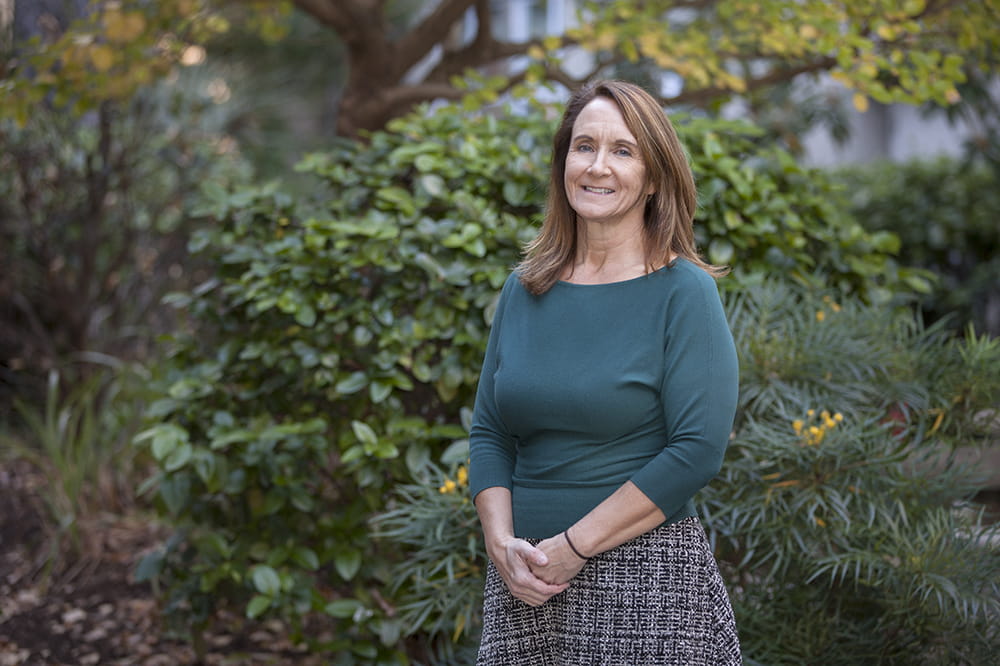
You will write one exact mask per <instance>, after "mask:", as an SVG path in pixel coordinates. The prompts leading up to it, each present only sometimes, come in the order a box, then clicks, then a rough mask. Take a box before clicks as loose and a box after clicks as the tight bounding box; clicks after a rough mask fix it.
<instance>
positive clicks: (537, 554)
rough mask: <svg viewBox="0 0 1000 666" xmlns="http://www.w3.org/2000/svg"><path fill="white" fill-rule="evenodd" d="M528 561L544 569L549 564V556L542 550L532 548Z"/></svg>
mask: <svg viewBox="0 0 1000 666" xmlns="http://www.w3.org/2000/svg"><path fill="white" fill-rule="evenodd" d="M528 559H529V560H530V562H531V563H532V564H537V565H538V566H540V567H544V566H545V565H546V564H548V563H549V556H548V555H546V554H545V553H544V552H543V551H542V550H541V549H539V548H535V547H532V548H531V550H530V551H529V552H528Z"/></svg>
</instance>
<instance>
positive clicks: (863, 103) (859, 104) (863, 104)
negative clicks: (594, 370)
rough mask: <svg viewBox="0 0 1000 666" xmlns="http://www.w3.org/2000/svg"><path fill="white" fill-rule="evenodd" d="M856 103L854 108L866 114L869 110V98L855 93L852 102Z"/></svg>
mask: <svg viewBox="0 0 1000 666" xmlns="http://www.w3.org/2000/svg"><path fill="white" fill-rule="evenodd" d="M851 101H852V102H853V103H854V108H855V109H857V110H858V111H859V112H861V113H864V112H865V111H867V110H868V97H866V96H865V95H862V94H861V93H854V97H853V98H852V100H851Z"/></svg>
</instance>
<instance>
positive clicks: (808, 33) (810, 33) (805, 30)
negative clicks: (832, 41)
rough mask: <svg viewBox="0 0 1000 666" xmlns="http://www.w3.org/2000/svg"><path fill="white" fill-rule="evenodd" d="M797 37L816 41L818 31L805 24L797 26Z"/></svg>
mask: <svg viewBox="0 0 1000 666" xmlns="http://www.w3.org/2000/svg"><path fill="white" fill-rule="evenodd" d="M799 37H801V38H802V39H810V40H811V39H816V38H817V37H819V30H817V29H816V26H814V25H809V24H808V23H807V24H805V25H802V26H799Z"/></svg>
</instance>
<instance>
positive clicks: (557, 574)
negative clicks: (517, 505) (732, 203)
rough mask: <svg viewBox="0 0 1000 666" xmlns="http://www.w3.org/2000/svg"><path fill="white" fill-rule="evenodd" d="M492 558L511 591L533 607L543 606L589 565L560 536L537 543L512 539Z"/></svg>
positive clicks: (492, 555)
mask: <svg viewBox="0 0 1000 666" xmlns="http://www.w3.org/2000/svg"><path fill="white" fill-rule="evenodd" d="M490 559H492V560H493V564H494V566H495V567H496V568H497V571H498V572H499V574H500V577H501V578H502V579H503V581H504V583H506V584H507V589H509V590H510V593H511V594H513V595H514V597H515V598H517V599H520V600H521V601H523V602H524V603H526V604H528V605H529V606H541V605H542V604H543V603H545V602H546V601H548V600H549V599H551V598H552V597H554V596H555V595H557V594H559V593H560V592H562V591H563V590H565V589H566V588H567V587H569V581H570V580H571V579H572V578H573V577H574V576H576V574H578V573H579V572H580V569H582V568H583V565H584V564H585V561H584V560H581V559H580V558H579V557H577V556H576V555H575V554H574V553H573V551H572V550H570V549H569V546H568V544H566V542H565V540H564V539H561V538H559V536H558V535H557V536H555V537H551V538H549V539H545V540H544V541H542V542H540V543H539V544H538V545H537V546H532V545H531V544H530V543H528V542H527V541H525V540H523V539H513V538H512V539H509V540H508V541H506V542H505V543H504V544H503V545H502V547H501V548H500V549H499V552H497V553H490Z"/></svg>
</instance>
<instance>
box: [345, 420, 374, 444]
mask: <svg viewBox="0 0 1000 666" xmlns="http://www.w3.org/2000/svg"><path fill="white" fill-rule="evenodd" d="M351 429H352V430H353V431H354V436H355V437H357V438H358V439H359V440H360V441H361V443H362V444H363V445H365V447H366V448H367V447H370V446H375V445H376V444H378V436H377V435H376V434H375V431H374V430H373V429H372V427H371V426H370V425H368V424H367V423H364V422H363V421H351Z"/></svg>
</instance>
